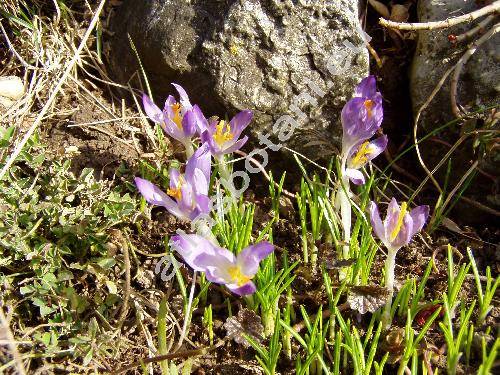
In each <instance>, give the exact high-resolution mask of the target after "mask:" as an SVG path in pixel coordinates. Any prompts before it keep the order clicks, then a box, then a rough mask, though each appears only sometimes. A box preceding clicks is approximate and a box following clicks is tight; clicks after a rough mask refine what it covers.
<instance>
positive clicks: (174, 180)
mask: <svg viewBox="0 0 500 375" xmlns="http://www.w3.org/2000/svg"><path fill="white" fill-rule="evenodd" d="M168 176H169V178H170V189H176V188H177V187H178V186H179V180H180V177H181V172H179V170H178V169H175V168H171V169H170V170H169V171H168Z"/></svg>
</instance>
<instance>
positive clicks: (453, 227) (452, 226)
mask: <svg viewBox="0 0 500 375" xmlns="http://www.w3.org/2000/svg"><path fill="white" fill-rule="evenodd" d="M441 224H442V225H443V226H444V227H445V228H446V229H448V230H450V231H452V232H453V233H458V234H462V233H464V231H463V230H462V229H460V227H459V226H458V224H457V223H455V222H454V221H453V220H451V219H448V218H447V217H443V220H441Z"/></svg>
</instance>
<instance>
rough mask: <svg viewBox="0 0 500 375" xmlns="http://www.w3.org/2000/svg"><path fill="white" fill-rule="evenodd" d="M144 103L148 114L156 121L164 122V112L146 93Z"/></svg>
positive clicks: (143, 97)
mask: <svg viewBox="0 0 500 375" xmlns="http://www.w3.org/2000/svg"><path fill="white" fill-rule="evenodd" d="M142 105H143V106H144V111H145V112H146V115H148V117H149V118H150V119H151V120H152V121H153V122H155V123H157V124H160V123H162V122H163V112H162V111H161V109H160V108H158V106H157V105H156V104H155V103H153V101H152V100H151V99H150V98H149V96H147V95H146V94H143V95H142Z"/></svg>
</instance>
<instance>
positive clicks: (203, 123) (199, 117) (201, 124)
mask: <svg viewBox="0 0 500 375" xmlns="http://www.w3.org/2000/svg"><path fill="white" fill-rule="evenodd" d="M192 112H193V115H194V117H195V125H196V130H197V131H198V134H199V135H200V136H201V135H202V134H203V132H204V131H205V130H207V129H208V127H209V123H208V120H207V118H206V117H205V116H204V115H203V112H202V111H201V108H200V107H198V105H197V104H195V105H193V109H192Z"/></svg>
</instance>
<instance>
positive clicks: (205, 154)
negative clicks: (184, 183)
mask: <svg viewBox="0 0 500 375" xmlns="http://www.w3.org/2000/svg"><path fill="white" fill-rule="evenodd" d="M210 159H211V155H210V149H209V145H208V144H206V143H204V144H203V145H201V146H200V147H199V148H198V149H197V150H196V152H195V153H194V154H193V155H192V156H191V157H190V158H189V159H188V161H187V163H186V178H187V179H188V180H192V178H193V177H194V171H195V169H199V170H201V171H202V172H203V175H204V176H205V179H206V181H207V182H209V181H210V169H211V160H210Z"/></svg>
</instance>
